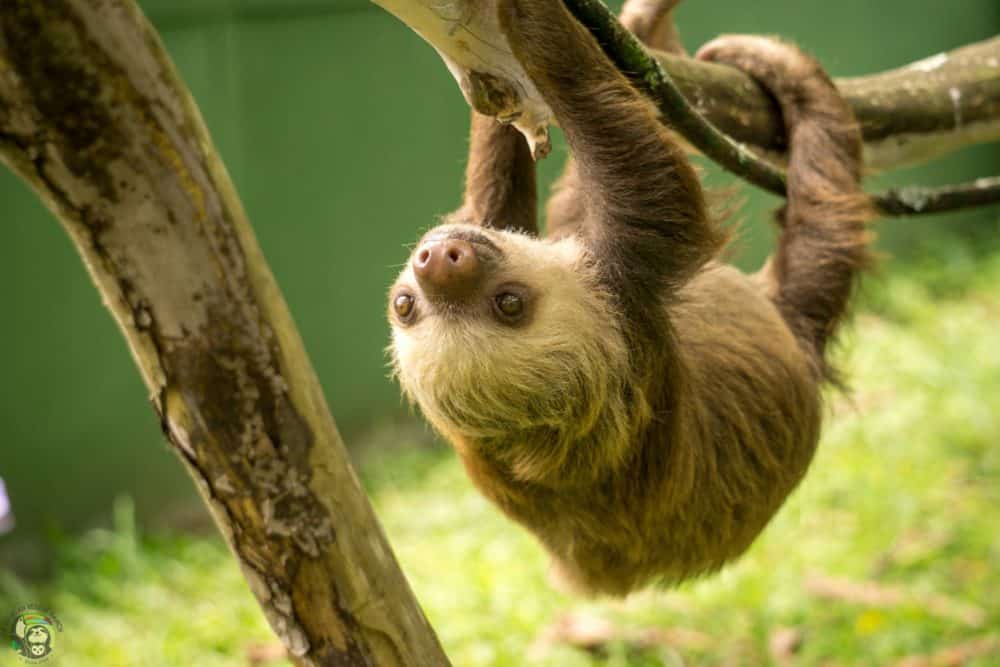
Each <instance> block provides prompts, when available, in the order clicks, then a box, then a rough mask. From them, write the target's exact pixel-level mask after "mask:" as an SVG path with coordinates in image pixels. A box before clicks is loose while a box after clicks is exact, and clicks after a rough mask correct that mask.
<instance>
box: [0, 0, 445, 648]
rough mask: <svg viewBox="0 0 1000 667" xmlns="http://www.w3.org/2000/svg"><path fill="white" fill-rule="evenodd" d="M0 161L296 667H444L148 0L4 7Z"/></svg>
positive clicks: (15, 0) (30, 1) (23, 1)
mask: <svg viewBox="0 0 1000 667" xmlns="http://www.w3.org/2000/svg"><path fill="white" fill-rule="evenodd" d="M0 158H2V159H3V161H4V162H5V163H6V164H7V165H8V166H10V167H11V168H12V169H13V170H14V171H15V172H16V173H18V174H19V175H20V176H21V177H23V178H24V179H25V180H26V181H27V182H28V183H29V184H30V185H31V186H32V187H33V188H34V189H35V191H36V192H37V193H38V195H39V196H40V197H41V198H42V199H43V200H44V201H45V203H46V205H47V206H48V207H49V208H50V209H51V210H52V211H53V213H55V215H56V216H57V217H58V218H59V219H60V221H61V222H62V224H63V225H64V227H65V228H66V230H67V231H68V232H69V234H70V236H71V238H72V240H73V242H74V243H75V244H76V247H77V248H78V250H79V252H80V254H81V256H82V257H83V260H84V262H85V263H86V265H87V268H88V269H89V271H90V274H91V276H92V277H93V279H94V281H95V283H96V285H97V288H98V290H99V291H100V292H101V294H102V296H103V297H104V301H105V303H106V305H107V306H108V308H109V309H110V310H111V312H112V314H113V315H114V317H115V319H116V320H117V322H118V324H119V326H120V327H121V330H122V332H123V333H124V334H125V338H126V340H127V341H128V344H129V347H130V348H131V351H132V354H133V355H134V357H135V361H136V363H137V365H138V366H139V369H140V371H141V373H142V377H143V380H144V381H145V383H146V386H147V387H148V389H149V392H150V397H151V401H152V403H153V407H154V408H155V409H156V411H157V413H158V414H159V416H160V419H161V422H162V426H163V431H164V433H165V434H166V436H167V437H168V438H169V440H170V442H171V443H172V444H173V447H174V449H175V450H176V451H177V453H178V455H179V456H180V458H181V460H182V461H184V463H185V464H186V466H187V468H188V470H189V472H190V473H191V476H192V477H193V479H194V480H195V482H196V483H197V485H198V488H199V490H200V492H201V494H202V496H203V498H204V500H205V502H206V503H207V504H208V506H209V507H210V508H211V511H212V513H213V515H214V516H215V519H216V521H217V523H218V526H219V528H220V530H221V531H222V532H223V534H224V535H225V537H226V540H227V541H228V543H229V545H230V547H231V548H232V551H233V553H234V554H235V555H236V557H237V558H238V560H239V563H240V565H241V567H242V569H243V572H244V574H245V575H246V578H247V581H248V582H249V584H250V587H251V589H252V591H253V593H254V595H255V596H256V597H257V599H258V601H259V602H260V604H261V607H262V608H263V609H264V612H265V614H266V615H267V618H268V620H269V621H270V623H271V626H272V627H273V628H274V631H275V632H276V633H277V635H278V636H279V637H280V638H281V640H282V642H283V643H284V645H285V646H286V647H287V648H288V651H289V654H290V655H291V656H293V660H295V662H296V663H297V664H299V665H379V666H380V667H381V666H390V665H398V666H400V667H402V666H404V665H405V666H412V665H429V666H437V665H447V664H448V661H447V658H446V657H445V656H444V653H443V651H442V649H441V647H440V645H439V643H438V640H437V638H436V637H435V635H434V633H433V631H432V629H431V628H430V626H429V624H428V622H427V620H426V619H425V618H424V616H423V614H422V612H421V610H420V607H419V606H418V604H417V601H416V600H415V598H414V596H413V594H412V592H411V590H410V588H409V585H408V584H407V582H406V579H405V578H404V576H403V574H402V572H401V571H400V569H399V566H398V564H397V562H396V560H395V558H394V556H393V553H392V550H391V549H390V547H389V544H388V542H387V541H386V538H385V536H384V534H383V532H382V529H381V527H380V525H379V523H378V520H377V519H376V517H375V515H374V513H373V511H372V508H371V506H370V504H369V502H368V500H367V497H366V496H365V494H364V492H363V491H362V489H361V487H360V485H359V483H358V480H357V478H356V476H355V474H354V472H353V470H352V469H351V466H350V463H349V461H348V458H347V454H346V452H345V449H344V446H343V444H342V442H341V439H340V436H339V435H338V433H337V430H336V427H335V425H334V423H333V420H332V419H331V417H330V414H329V411H328V409H327V407H326V404H325V400H324V397H323V393H322V390H321V388H320V386H319V383H318V381H317V379H316V376H315V374H314V372H313V370H312V367H311V366H310V363H309V360H308V358H307V356H306V353H305V350H304V349H303V346H302V342H301V340H300V338H299V335H298V332H297V330H296V328H295V325H294V323H293V322H292V318H291V316H290V315H289V313H288V310H287V307H286V305H285V303H284V301H283V299H282V297H281V295H280V293H279V291H278V288H277V285H276V284H275V282H274V279H273V277H272V275H271V273H270V271H269V269H268V267H267V265H266V263H265V261H264V258H263V256H262V255H261V252H260V249H259V248H258V246H257V242H256V240H255V239H254V236H253V233H252V231H251V229H250V226H249V224H248V222H247V220H246V216H245V214H244V212H243V209H242V207H241V205H240V202H239V200H238V198H237V196H236V193H235V192H234V190H233V187H232V184H231V182H230V180H229V177H228V175H227V174H226V171H225V168H224V167H223V165H222V163H221V162H220V160H219V158H218V156H217V154H216V151H215V149H214V148H213V146H212V143H211V140H210V139H209V137H208V133H207V131H206V129H205V126H204V123H203V121H202V119H201V117H200V115H199V113H198V111H197V108H196V107H195V105H194V102H193V101H192V100H191V97H190V95H189V93H188V91H187V89H186V88H185V86H184V85H183V84H182V83H181V81H180V79H179V77H178V75H177V73H176V72H175V70H174V68H173V66H172V64H171V63H170V61H169V59H168V57H167V55H166V53H165V51H164V49H163V47H162V45H161V43H160V41H159V38H158V37H157V35H156V34H155V31H154V30H153V29H152V28H151V27H150V25H149V24H148V22H147V21H146V20H145V18H144V17H143V16H142V14H141V12H140V11H139V10H138V9H137V7H136V6H135V4H134V2H132V0H102V1H101V2H94V1H93V0H60V1H52V2H39V1H38V0H6V1H5V2H4V3H3V4H2V5H0Z"/></svg>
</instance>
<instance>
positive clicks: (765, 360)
mask: <svg viewBox="0 0 1000 667" xmlns="http://www.w3.org/2000/svg"><path fill="white" fill-rule="evenodd" d="M498 5H499V11H500V17H501V23H502V25H503V26H504V29H505V31H506V34H507V36H508V38H509V39H510V43H511V46H512V48H513V49H514V52H515V55H516V56H517V57H518V59H519V60H520V61H521V62H522V63H523V64H524V66H525V68H526V70H527V72H528V74H529V76H530V77H531V78H532V80H533V82H534V83H535V84H536V86H537V87H538V89H539V90H540V91H541V92H542V94H543V95H544V97H545V100H546V102H547V103H548V104H549V106H550V107H551V108H552V110H553V112H554V114H555V116H556V118H557V119H558V121H559V124H560V126H561V127H562V128H563V131H564V132H565V134H566V138H567V140H568V142H569V144H570V147H571V149H572V151H573V154H574V157H575V164H574V165H571V166H570V167H569V168H568V170H567V174H566V175H564V177H563V179H562V181H561V187H560V189H559V190H558V191H557V194H556V195H555V197H554V199H553V202H551V203H550V206H549V214H550V216H551V217H550V220H549V228H550V229H549V238H548V239H544V240H541V239H534V238H531V237H529V236H528V235H526V234H525V233H524V232H527V233H528V234H531V233H533V232H534V231H535V230H536V221H535V212H534V201H535V191H534V169H533V165H531V163H530V158H529V157H528V156H527V153H526V151H527V147H526V145H525V142H524V140H523V139H522V138H521V137H520V136H519V135H517V134H516V133H515V132H514V131H513V130H512V129H510V128H507V127H503V126H500V125H497V124H496V123H494V122H493V121H492V120H490V119H486V118H483V117H474V119H473V140H472V146H471V155H470V164H469V170H468V181H467V189H466V198H465V203H464V205H463V207H462V208H461V209H460V210H459V211H458V212H457V213H456V214H455V215H453V216H452V217H451V218H450V219H449V220H448V224H446V225H445V226H442V227H438V228H436V229H435V230H432V231H431V232H430V234H429V235H428V236H427V237H425V239H424V240H423V242H422V244H421V246H420V247H418V249H417V251H415V253H414V258H415V259H414V260H413V261H412V262H411V266H408V267H407V269H406V270H404V272H403V275H401V276H400V279H399V280H398V281H397V284H396V285H395V286H394V288H393V291H392V295H391V304H393V305H391V306H390V319H391V321H392V323H393V346H392V352H393V356H394V363H395V367H396V370H397V373H398V376H399V378H400V381H401V383H402V385H403V388H404V390H405V391H406V392H407V393H408V394H409V395H410V396H411V397H412V398H413V399H414V400H415V401H417V402H418V403H419V404H420V406H421V408H422V409H423V411H424V413H425V414H426V415H427V416H428V418H429V419H430V421H431V422H432V423H433V424H434V425H435V427H437V428H438V429H439V430H440V431H441V432H442V433H443V434H444V435H445V437H447V438H448V439H449V440H450V441H451V442H452V443H453V444H454V446H455V447H456V449H457V451H458V452H459V454H460V456H461V458H462V460H463V462H464V464H465V466H466V468H467V470H468V472H469V474H470V476H471V478H472V479H473V481H474V482H475V484H476V485H477V486H478V487H479V488H480V490H481V491H482V492H483V493H484V494H485V495H486V496H487V497H489V498H490V499H491V500H493V501H494V502H495V503H497V505H498V506H499V507H500V508H501V509H502V510H503V511H504V512H505V513H507V514H508V515H509V516H511V517H512V518H513V519H515V520H516V521H518V522H520V523H522V524H523V525H525V526H526V527H527V528H528V529H530V530H531V531H532V532H534V533H535V535H537V536H538V538H539V540H540V541H541V542H542V543H543V544H544V545H545V547H546V548H547V549H548V550H549V552H550V553H551V554H552V556H553V561H554V565H555V568H556V571H557V572H558V574H559V576H560V579H561V580H562V581H563V582H564V583H566V584H568V585H570V586H571V587H573V588H575V589H577V590H580V591H582V592H589V593H606V594H614V595H622V594H625V593H628V592H629V591H631V590H634V589H635V588H637V587H639V586H642V585H643V584H646V583H648V582H649V581H651V580H665V581H668V582H670V581H679V580H681V579H684V578H686V577H690V576H694V575H697V574H700V573H705V572H709V571H712V570H715V569H717V568H719V567H720V566H722V565H723V564H724V563H725V562H726V561H728V560H731V559H732V558H734V557H736V556H738V555H740V554H741V553H742V552H743V551H744V550H745V549H746V548H747V547H748V546H749V545H750V544H751V542H752V541H753V540H754V538H755V537H756V536H757V535H758V534H759V533H760V531H761V530H762V529H763V528H764V526H765V525H766V524H767V522H768V521H769V520H770V518H771V517H772V516H773V515H774V513H775V512H776V511H777V509H778V508H779V507H780V505H781V504H782V502H783V501H784V499H785V498H786V497H787V495H788V494H789V493H790V492H791V490H792V489H793V488H794V487H795V486H796V484H797V483H798V482H799V480H800V479H801V478H802V476H803V474H804V473H805V471H806V468H807V466H808V465H809V462H810V460H811V459H812V456H813V452H814V450H815V447H816V443H817V440H818V437H819V430H820V418H821V406H820V385H821V383H822V381H823V379H824V378H825V377H826V376H827V369H826V362H825V358H824V353H825V349H826V346H827V342H828V341H829V340H830V337H831V335H832V334H833V332H834V330H835V329H836V326H837V324H838V323H839V322H840V321H841V319H842V317H843V313H844V311H845V308H846V306H847V302H848V299H849V297H850V294H851V291H852V288H853V285H854V282H855V279H856V275H857V272H858V269H859V267H861V266H862V264H863V263H864V261H865V257H866V250H865V248H866V241H867V237H866V232H865V228H864V220H865V219H866V218H867V217H868V216H869V214H870V210H869V208H868V206H867V204H866V199H865V197H864V196H863V195H862V194H861V192H860V190H859V187H858V178H859V173H860V155H861V148H860V147H861V144H860V136H859V133H858V131H857V128H856V127H855V124H854V121H853V119H852V117H851V112H850V110H849V108H848V107H847V105H846V104H845V103H844V102H843V101H842V100H841V99H840V98H839V96H838V94H837V92H836V90H835V88H834V87H833V85H832V84H831V83H830V81H829V79H827V77H826V76H825V75H824V74H823V72H822V70H821V69H820V67H819V66H818V65H817V64H816V63H815V62H814V61H813V60H812V59H810V58H809V57H807V56H805V55H804V54H802V53H801V52H800V51H799V50H797V49H796V48H795V47H792V46H789V45H787V44H782V43H780V42H776V41H773V40H767V39H763V38H752V37H726V38H722V39H721V40H717V41H716V42H713V43H712V44H711V45H709V46H708V47H707V48H705V49H703V50H702V52H701V54H700V55H701V57H704V58H708V59H711V60H716V61H720V62H726V63H731V64H733V65H736V66H738V67H741V68H743V69H745V70H746V71H748V72H749V73H750V74H752V75H753V76H754V77H756V78H757V79H758V80H759V81H760V82H761V83H762V85H764V86H765V87H767V88H768V89H769V90H770V91H771V92H772V93H773V94H774V96H775V97H776V98H777V100H778V101H779V103H780V104H781V108H782V111H783V114H784V117H785V122H786V125H787V127H788V132H789V137H790V146H791V156H790V165H789V170H790V175H789V202H788V205H787V207H786V209H785V210H784V212H783V214H782V217H781V219H782V225H783V231H782V234H781V238H780V241H779V245H778V249H777V251H776V253H775V255H774V257H773V258H772V260H771V261H770V262H769V263H768V265H767V266H766V267H765V268H764V269H763V270H762V271H761V272H760V273H758V274H756V275H754V276H749V277H748V276H744V275H743V274H741V273H739V272H738V271H736V270H735V269H732V268H730V267H726V266H723V265H721V264H719V263H717V262H716V261H715V259H714V258H715V257H716V256H717V254H718V252H719V250H720V248H721V247H722V246H723V244H724V243H725V240H726V234H725V232H724V231H723V230H722V229H721V228H720V227H719V226H718V225H717V224H716V223H715V222H714V221H713V220H712V219H711V218H710V216H709V215H708V214H707V212H706V208H705V203H704V200H703V196H702V191H701V187H700V184H699V182H698V179H697V177H696V174H695V172H694V170H693V169H692V168H691V166H690V164H689V163H688V161H687V159H686V158H685V156H684V155H683V153H682V151H681V150H680V148H679V147H678V146H677V144H676V142H675V141H674V140H673V139H672V138H671V136H670V134H669V133H668V132H667V131H666V130H665V129H664V128H663V127H662V125H661V124H660V122H659V121H658V120H657V118H656V115H655V112H654V110H653V108H652V106H651V105H650V104H649V103H648V102H647V101H646V100H644V99H643V98H642V97H641V96H640V94H639V93H638V92H637V91H636V90H635V89H634V88H633V87H632V86H631V85H630V84H629V83H628V82H627V81H626V80H625V79H624V78H623V76H622V75H621V74H620V73H619V72H618V71H617V70H616V69H615V68H614V66H613V65H612V64H611V63H610V62H609V60H608V59H607V58H606V57H605V55H604V54H603V52H602V51H601V49H600V47H599V46H598V44H597V43H596V42H595V41H594V39H593V38H592V37H591V36H590V34H589V33H588V32H587V31H586V30H585V29H584V28H583V27H581V26H580V25H579V24H578V23H576V21H575V20H574V19H573V18H572V17H571V15H570V14H569V13H568V12H567V11H566V9H565V8H564V7H563V5H562V3H561V2H559V1H557V0H500V1H499V2H498ZM653 32H655V33H657V34H664V31H662V30H656V31H653ZM504 228H510V229H513V230H516V231H517V232H519V233H513V232H510V231H502V230H503V229H504ZM456 240H457V241H460V242H461V243H462V244H464V245H461V246H454V247H456V248H459V249H461V248H465V249H466V250H467V251H471V252H473V254H474V255H475V257H476V261H477V262H479V264H481V265H482V267H483V268H482V270H479V268H477V269H476V271H474V272H470V273H469V274H468V275H470V276H474V277H475V281H476V282H475V284H474V287H475V289H474V290H473V291H472V293H473V296H471V297H470V296H468V294H469V290H465V291H463V292H462V294H463V296H462V298H461V299H460V300H459V299H458V298H455V299H452V300H449V299H447V298H441V297H437V296H434V295H432V294H429V293H427V291H426V289H425V288H426V287H427V284H426V281H424V280H423V279H422V278H421V277H420V276H419V275H418V273H419V272H418V271H417V269H416V268H415V266H416V264H415V263H416V262H417V261H418V260H417V258H418V257H420V253H424V254H423V257H424V258H426V257H427V254H426V252H425V251H426V250H427V248H432V247H434V246H435V244H441V243H452V244H454V243H456V242H457V241H456ZM468 244H471V245H468ZM449 247H452V246H449ZM456 257H457V255H456ZM463 261H464V260H463ZM479 264H477V265H476V266H477V267H479ZM463 275H464V274H463ZM448 280H455V279H453V278H448ZM470 280H471V278H470ZM509 285H516V287H515V288H513V289H515V290H516V291H517V293H518V295H522V296H523V300H524V302H525V303H526V310H527V315H526V317H525V318H524V319H523V320H521V321H519V322H518V323H517V324H516V325H514V324H509V325H505V324H503V323H502V322H498V320H497V318H496V317H495V315H494V314H491V311H490V309H489V304H490V303H491V302H492V300H494V299H496V298H497V297H496V295H497V294H505V293H506V292H505V291H504V290H509V289H512V288H510V287H505V286H509ZM452 287H453V285H452ZM400 299H402V301H400ZM399 304H402V305H399ZM484 304H486V305H484ZM408 306H409V307H408Z"/></svg>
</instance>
